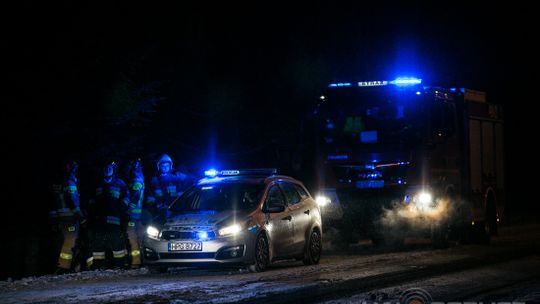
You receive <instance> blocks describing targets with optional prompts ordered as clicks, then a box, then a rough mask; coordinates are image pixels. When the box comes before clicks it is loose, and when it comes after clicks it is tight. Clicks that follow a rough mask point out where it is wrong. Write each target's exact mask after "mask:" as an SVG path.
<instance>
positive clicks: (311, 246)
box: [302, 230, 322, 265]
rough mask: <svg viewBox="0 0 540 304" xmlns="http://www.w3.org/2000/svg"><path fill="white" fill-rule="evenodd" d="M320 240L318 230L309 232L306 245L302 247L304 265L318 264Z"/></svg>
mask: <svg viewBox="0 0 540 304" xmlns="http://www.w3.org/2000/svg"><path fill="white" fill-rule="evenodd" d="M321 252H322V240H321V233H320V232H319V231H318V230H312V231H311V233H310V234H309V239H308V241H307V244H306V247H305V248H304V259H303V260H302V262H303V263H304V265H314V264H319V261H320V260H321Z"/></svg>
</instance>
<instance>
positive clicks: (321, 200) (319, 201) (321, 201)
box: [315, 195, 330, 207]
mask: <svg viewBox="0 0 540 304" xmlns="http://www.w3.org/2000/svg"><path fill="white" fill-rule="evenodd" d="M315 202H316V203H317V205H319V206H320V207H323V206H326V205H328V204H329V203H330V199H329V198H328V197H326V196H322V195H320V196H317V198H315Z"/></svg>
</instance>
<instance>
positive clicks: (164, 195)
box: [145, 154, 191, 222]
mask: <svg viewBox="0 0 540 304" xmlns="http://www.w3.org/2000/svg"><path fill="white" fill-rule="evenodd" d="M157 171H158V173H157V175H156V176H154V177H153V178H152V181H151V182H150V189H149V192H148V195H147V198H146V204H145V209H147V210H148V211H149V212H150V213H151V215H152V221H157V222H159V221H163V220H164V219H165V218H166V215H167V207H168V206H169V205H170V204H171V203H172V202H173V201H174V200H175V199H176V198H178V197H179V196H180V195H181V194H182V193H183V191H184V190H185V189H186V188H187V187H188V186H190V185H191V178H190V177H189V176H188V175H187V174H185V173H182V172H176V173H173V162H172V159H171V158H170V157H169V155H167V154H163V155H162V156H161V157H160V158H159V159H158V161H157Z"/></svg>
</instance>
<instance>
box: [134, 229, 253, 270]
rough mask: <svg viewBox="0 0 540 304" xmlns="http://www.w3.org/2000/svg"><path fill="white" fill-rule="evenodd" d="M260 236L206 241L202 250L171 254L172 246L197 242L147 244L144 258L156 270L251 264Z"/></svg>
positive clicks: (242, 236) (237, 236)
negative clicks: (155, 267) (170, 246)
mask: <svg viewBox="0 0 540 304" xmlns="http://www.w3.org/2000/svg"><path fill="white" fill-rule="evenodd" d="M255 239H256V235H255V234H252V233H250V232H242V233H240V234H238V235H235V236H230V237H221V238H216V239H213V240H206V241H202V250H197V251H183V250H182V251H171V250H169V243H171V242H181V241H197V240H174V241H172V240H155V239H151V238H149V237H147V236H145V237H144V240H143V248H142V255H143V261H144V264H145V265H153V266H198V265H200V266H202V265H229V264H244V265H247V264H251V263H253V261H254V247H255V246H254V244H255Z"/></svg>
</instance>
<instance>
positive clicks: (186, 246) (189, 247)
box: [169, 242, 202, 251]
mask: <svg viewBox="0 0 540 304" xmlns="http://www.w3.org/2000/svg"><path fill="white" fill-rule="evenodd" d="M200 250H202V242H171V243H169V251H200Z"/></svg>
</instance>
